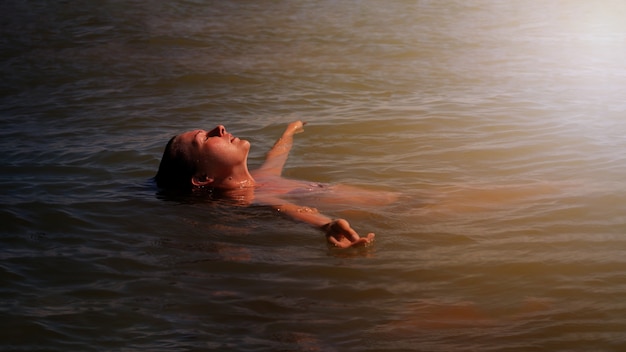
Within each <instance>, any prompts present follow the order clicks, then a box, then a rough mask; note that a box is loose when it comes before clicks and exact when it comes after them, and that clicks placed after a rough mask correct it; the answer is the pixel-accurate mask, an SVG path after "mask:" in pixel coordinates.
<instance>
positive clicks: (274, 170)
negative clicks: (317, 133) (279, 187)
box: [258, 121, 306, 176]
mask: <svg viewBox="0 0 626 352" xmlns="http://www.w3.org/2000/svg"><path fill="white" fill-rule="evenodd" d="M305 124H306V122H302V121H295V122H292V123H290V124H289V125H288V126H287V128H286V129H285V132H283V135H282V136H281V137H280V138H279V139H278V140H277V141H276V143H274V146H273V147H272V149H270V151H269V152H267V155H266V157H265V162H264V163H263V165H261V167H260V168H259V169H258V171H260V172H263V173H265V174H267V175H276V176H280V174H281V173H282V172H283V167H284V166H285V163H286V162H287V157H288V156H289V151H290V150H291V147H292V146H293V135H294V134H296V133H300V132H303V131H304V128H303V127H304V125H305Z"/></svg>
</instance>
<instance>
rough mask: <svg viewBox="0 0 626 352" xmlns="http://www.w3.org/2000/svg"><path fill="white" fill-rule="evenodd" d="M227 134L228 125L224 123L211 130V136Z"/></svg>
mask: <svg viewBox="0 0 626 352" xmlns="http://www.w3.org/2000/svg"><path fill="white" fill-rule="evenodd" d="M225 134H226V127H224V126H222V125H218V126H217V127H215V128H214V129H212V130H210V131H209V136H211V137H221V136H223V135H225Z"/></svg>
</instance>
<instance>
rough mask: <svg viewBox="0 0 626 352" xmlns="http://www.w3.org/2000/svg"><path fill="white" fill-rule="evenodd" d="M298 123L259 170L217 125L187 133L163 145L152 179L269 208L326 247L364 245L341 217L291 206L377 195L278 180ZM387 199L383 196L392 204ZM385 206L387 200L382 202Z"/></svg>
mask: <svg viewBox="0 0 626 352" xmlns="http://www.w3.org/2000/svg"><path fill="white" fill-rule="evenodd" d="M303 127H304V123H303V122H302V121H295V122H292V123H290V124H289V125H288V126H287V128H286V129H285V131H284V132H283V134H282V136H281V137H280V138H279V139H278V140H277V141H276V143H275V144H274V146H273V147H272V148H271V149H270V151H269V152H268V153H267V156H266V159H265V162H264V163H263V165H261V167H260V168H258V169H256V170H253V171H249V170H248V164H247V158H248V153H249V151H250V143H249V142H248V141H246V140H242V139H239V138H237V137H235V136H233V135H232V134H231V133H228V132H227V131H226V128H225V127H224V126H222V125H219V126H217V127H215V128H214V129H212V130H210V131H205V130H193V131H188V132H185V133H182V134H180V135H177V136H175V137H173V138H172V139H171V140H170V141H169V142H168V144H167V146H166V148H165V151H164V153H163V158H162V159H161V164H160V165H159V171H158V173H157V175H156V177H155V179H156V181H157V184H158V185H159V187H162V188H170V189H172V188H173V189H180V190H183V191H192V192H193V191H195V190H198V189H203V188H208V189H211V190H216V191H219V193H220V194H221V195H222V196H223V197H226V198H229V199H233V200H236V201H237V202H238V203H241V204H246V205H248V204H262V205H267V206H271V207H273V208H274V209H276V210H277V211H278V212H280V213H281V214H284V215H286V216H288V217H290V218H292V219H294V220H298V221H302V222H305V223H307V224H310V225H312V226H314V227H316V228H318V229H320V230H322V231H323V232H324V233H325V234H326V238H327V240H328V242H329V243H331V244H333V245H335V246H337V247H341V248H347V247H352V246H357V245H368V244H370V243H371V242H372V241H373V240H374V237H375V235H374V234H373V233H368V234H367V235H366V236H364V237H361V236H359V234H358V233H357V232H356V231H355V230H354V229H353V228H352V227H351V226H350V224H349V223H348V221H347V220H345V219H332V218H330V217H328V216H326V215H324V214H322V213H320V212H319V211H318V210H317V209H315V208H313V207H309V206H305V205H301V204H296V203H294V202H293V200H292V198H293V196H294V195H302V194H308V193H316V194H323V195H324V194H325V195H328V194H329V192H332V197H328V200H329V201H331V200H332V199H337V198H339V199H341V201H342V202H352V201H359V200H363V197H365V198H368V199H369V201H372V202H373V201H375V200H376V199H378V201H379V202H380V199H381V198H380V197H379V196H378V195H375V194H370V195H371V197H370V196H368V195H367V193H369V192H364V191H363V192H361V191H356V189H354V188H351V187H346V186H330V185H324V184H319V183H312V182H310V181H300V180H293V179H287V178H284V177H282V176H281V174H282V170H283V168H284V165H285V163H286V161H287V157H288V155H289V151H290V150H291V147H292V145H293V135H294V134H296V133H299V132H302V131H303ZM392 198H393V197H383V199H389V201H391V200H392ZM385 202H388V201H386V200H385Z"/></svg>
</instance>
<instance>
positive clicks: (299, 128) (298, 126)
mask: <svg viewBox="0 0 626 352" xmlns="http://www.w3.org/2000/svg"><path fill="white" fill-rule="evenodd" d="M304 125H306V122H302V121H294V122H292V123H290V124H289V125H287V128H286V129H285V133H284V134H283V135H285V136H293V135H294V134H296V133H301V132H304Z"/></svg>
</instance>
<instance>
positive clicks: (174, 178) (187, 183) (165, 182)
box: [154, 136, 197, 191]
mask: <svg viewBox="0 0 626 352" xmlns="http://www.w3.org/2000/svg"><path fill="white" fill-rule="evenodd" d="M177 137H178V136H174V137H172V138H171V139H170V140H169V142H167V145H166V146H165V150H164V151H163V157H162V158H161V163H160V164H159V171H157V174H156V176H154V180H155V181H156V184H157V186H158V187H160V188H163V189H168V190H180V191H190V190H191V189H192V186H193V185H192V183H191V178H192V177H193V175H195V173H196V171H197V169H196V165H195V163H193V162H192V161H191V160H190V159H189V157H188V155H187V154H186V153H185V150H183V149H182V148H181V146H180V143H178V140H177Z"/></svg>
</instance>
